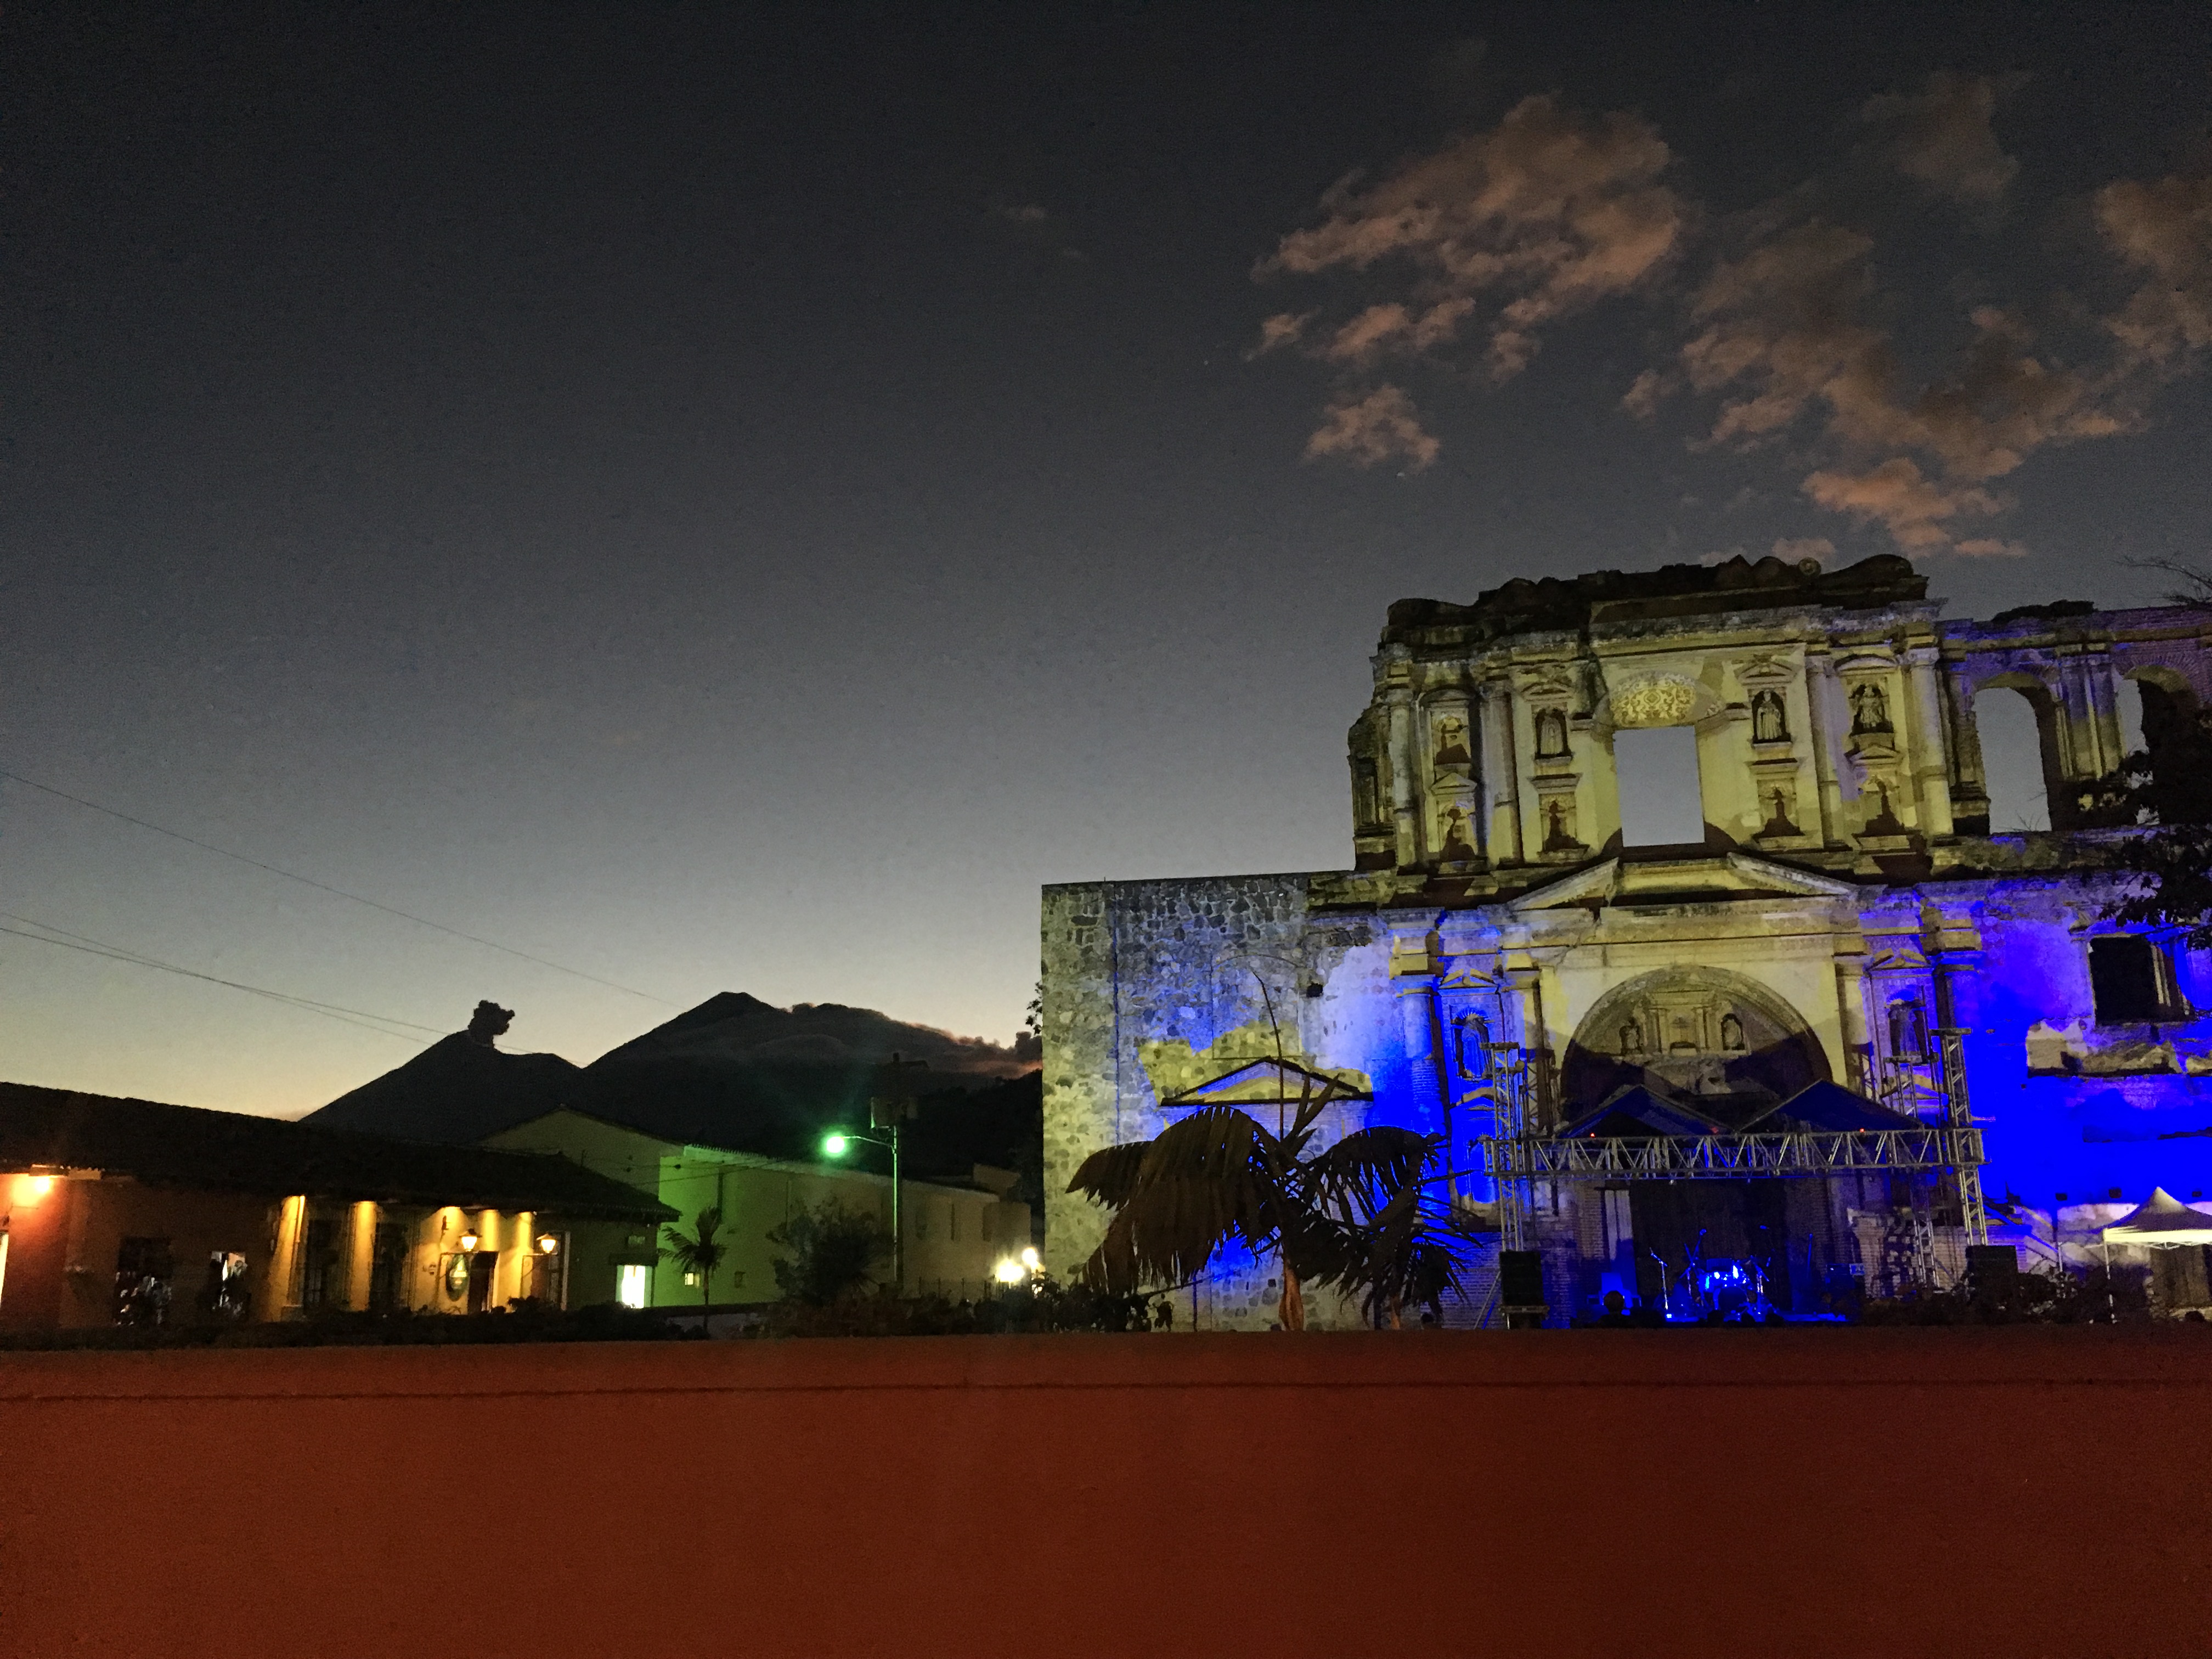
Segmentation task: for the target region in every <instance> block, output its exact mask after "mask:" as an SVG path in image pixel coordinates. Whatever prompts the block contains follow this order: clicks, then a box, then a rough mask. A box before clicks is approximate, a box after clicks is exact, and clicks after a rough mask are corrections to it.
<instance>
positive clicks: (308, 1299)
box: [300, 1216, 338, 1308]
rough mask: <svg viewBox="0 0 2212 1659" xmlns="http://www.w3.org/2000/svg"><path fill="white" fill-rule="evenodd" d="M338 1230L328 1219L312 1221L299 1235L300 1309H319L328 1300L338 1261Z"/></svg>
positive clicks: (322, 1218)
mask: <svg viewBox="0 0 2212 1659" xmlns="http://www.w3.org/2000/svg"><path fill="white" fill-rule="evenodd" d="M336 1234H337V1230H336V1228H335V1226H334V1225H333V1224H332V1223H331V1218H329V1217H328V1216H323V1217H319V1218H314V1219H311V1220H310V1221H309V1222H308V1223H307V1226H306V1227H305V1228H303V1229H301V1235H300V1305H301V1307H303V1308H320V1307H324V1306H325V1305H327V1304H329V1302H330V1300H331V1290H332V1288H333V1286H332V1283H331V1281H332V1280H333V1279H335V1278H336V1276H337V1272H336V1270H337V1261H338V1252H337V1243H335V1239H336Z"/></svg>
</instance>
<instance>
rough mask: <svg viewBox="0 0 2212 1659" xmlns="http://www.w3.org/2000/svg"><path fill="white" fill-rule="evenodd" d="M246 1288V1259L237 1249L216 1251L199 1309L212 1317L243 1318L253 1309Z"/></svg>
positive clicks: (224, 1318) (210, 1259) (250, 1296)
mask: <svg viewBox="0 0 2212 1659" xmlns="http://www.w3.org/2000/svg"><path fill="white" fill-rule="evenodd" d="M252 1301H253V1298H252V1293H251V1292H250V1291H248V1290H247V1289H246V1257H245V1256H244V1255H241V1254H240V1252H238V1251H236V1250H215V1251H211V1252H210V1254H209V1255H208V1265H207V1283H206V1284H205V1285H204V1286H202V1288H201V1290H200V1307H201V1309H202V1310H204V1312H206V1313H207V1314H208V1315H209V1316H210V1317H211V1318H215V1319H223V1320H240V1319H244V1318H245V1317H246V1316H247V1314H248V1313H250V1312H251V1311H252Z"/></svg>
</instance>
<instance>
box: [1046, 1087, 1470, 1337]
mask: <svg viewBox="0 0 2212 1659" xmlns="http://www.w3.org/2000/svg"><path fill="white" fill-rule="evenodd" d="M1329 1099H1330V1094H1329V1091H1328V1090H1327V1089H1324V1090H1323V1091H1322V1094H1321V1095H1320V1097H1318V1098H1312V1099H1304V1100H1301V1101H1300V1102H1299V1103H1298V1109H1297V1115H1296V1117H1295V1118H1294V1119H1293V1121H1291V1125H1290V1127H1288V1128H1286V1129H1285V1130H1284V1131H1283V1133H1280V1134H1275V1133H1270V1132H1269V1131H1268V1130H1267V1128H1265V1127H1262V1126H1261V1124H1260V1123H1259V1122H1258V1121H1255V1119H1254V1118H1252V1117H1251V1116H1250V1115H1248V1114H1246V1113H1244V1112H1243V1111H1240V1110H1238V1109H1237V1108H1236V1107H1234V1106H1206V1107H1201V1108H1200V1109H1198V1110H1197V1111H1194V1112H1193V1113H1192V1114H1191V1115H1189V1116H1188V1117H1186V1118H1184V1119H1182V1121H1179V1122H1176V1123H1172V1124H1170V1125H1169V1126H1168V1127H1166V1128H1165V1129H1163V1130H1162V1131H1161V1132H1160V1133H1158V1135H1156V1136H1154V1137H1153V1138H1152V1139H1150V1140H1140V1141H1131V1142H1128V1143H1126V1144H1124V1145H1122V1146H1108V1147H1105V1148H1103V1149H1102V1150H1100V1151H1098V1152H1093V1153H1092V1154H1091V1156H1090V1157H1089V1158H1085V1160H1084V1161H1083V1164H1082V1167H1081V1168H1079V1169H1078V1170H1076V1172H1075V1178H1074V1179H1073V1180H1072V1181H1071V1182H1068V1188H1067V1189H1068V1190H1069V1191H1070V1192H1079V1193H1085V1194H1088V1195H1090V1196H1091V1198H1094V1199H1096V1200H1098V1201H1099V1202H1100V1203H1102V1204H1104V1205H1106V1206H1108V1207H1109V1208H1110V1209H1111V1210H1113V1212H1114V1218H1113V1220H1112V1221H1111V1222H1109V1224H1108V1225H1107V1228H1106V1237H1104V1239H1103V1240H1102V1241H1101V1242H1100V1243H1099V1246H1098V1248H1097V1249H1096V1250H1095V1251H1093V1252H1092V1253H1091V1257H1090V1259H1089V1260H1088V1261H1085V1262H1084V1263H1083V1265H1082V1267H1080V1268H1079V1269H1078V1273H1079V1276H1080V1278H1081V1279H1082V1282H1083V1283H1085V1285H1090V1286H1091V1287H1092V1288H1093V1289H1096V1290H1100V1291H1109V1292H1114V1293H1116V1294H1126V1293H1127V1292H1129V1291H1135V1290H1137V1289H1139V1287H1141V1286H1144V1285H1161V1284H1176V1283H1186V1282H1188V1281H1189V1280H1191V1279H1196V1278H1197V1277H1198V1275H1199V1274H1200V1273H1202V1272H1204V1271H1205V1268H1206V1263H1207V1262H1208V1261H1211V1260H1212V1258H1213V1255H1214V1254H1215V1252H1216V1251H1218V1250H1219V1249H1221V1248H1222V1247H1223V1246H1224V1245H1225V1244H1228V1243H1232V1242H1242V1243H1243V1244H1244V1245H1245V1246H1246V1247H1247V1248H1249V1249H1250V1250H1251V1251H1252V1252H1253V1253H1254V1254H1255V1255H1260V1254H1262V1253H1266V1252H1270V1251H1272V1252H1276V1253H1279V1255H1280V1256H1281V1259H1282V1264H1283V1293H1282V1300H1281V1303H1280V1304H1279V1309H1278V1312H1279V1317H1280V1319H1281V1321H1282V1326H1283V1328H1284V1329H1285V1330H1288V1331H1295V1330H1303V1329H1304V1328H1305V1297H1304V1286H1306V1285H1315V1286H1323V1285H1335V1286H1337V1287H1338V1288H1340V1289H1341V1290H1343V1291H1346V1292H1347V1293H1348V1294H1352V1295H1356V1296H1358V1297H1360V1298H1361V1299H1362V1300H1363V1301H1364V1304H1366V1307H1367V1311H1368V1316H1369V1318H1370V1321H1371V1322H1375V1323H1378V1324H1380V1323H1383V1322H1388V1323H1389V1324H1390V1325H1392V1326H1394V1327H1395V1325H1396V1324H1397V1322H1398V1315H1399V1310H1400V1309H1401V1307H1402V1306H1403V1305H1404V1304H1405V1303H1406V1302H1407V1300H1408V1299H1411V1300H1413V1301H1416V1302H1429V1303H1434V1302H1435V1301H1436V1300H1437V1298H1438V1297H1441V1296H1443V1293H1444V1291H1447V1290H1449V1289H1452V1288H1454V1287H1455V1286H1456V1285H1457V1284H1458V1273H1459V1265H1460V1263H1459V1247H1458V1245H1457V1243H1456V1242H1455V1239H1454V1238H1453V1237H1452V1236H1451V1234H1450V1233H1449V1231H1448V1229H1447V1225H1446V1223H1445V1218H1444V1216H1443V1206H1441V1205H1440V1204H1439V1203H1438V1202H1437V1200H1433V1199H1430V1198H1426V1197H1425V1196H1424V1194H1423V1193H1422V1186H1423V1181H1422V1171H1423V1170H1424V1169H1425V1167H1426V1166H1427V1165H1428V1164H1429V1162H1430V1161H1431V1158H1433V1157H1434V1156H1435V1154H1436V1150H1437V1145H1438V1143H1439V1141H1441V1139H1443V1137H1441V1136H1438V1135H1423V1134H1418V1133H1415V1132H1413V1130H1411V1129H1401V1128H1395V1127H1389V1126H1378V1127H1374V1128H1368V1129H1362V1130H1359V1131H1358V1132H1356V1133H1352V1134H1348V1135H1346V1136H1345V1137H1343V1138H1342V1139H1340V1140H1339V1141H1338V1142H1337V1143H1336V1144H1335V1145H1334V1146H1329V1147H1327V1148H1323V1149H1316V1148H1315V1144H1314V1143H1315V1141H1316V1139H1317V1123H1318V1120H1319V1118H1320V1115H1321V1113H1322V1109H1323V1108H1324V1107H1325V1106H1326V1105H1327V1104H1328V1101H1329Z"/></svg>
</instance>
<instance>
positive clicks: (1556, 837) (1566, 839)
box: [1544, 797, 1582, 853]
mask: <svg viewBox="0 0 2212 1659" xmlns="http://www.w3.org/2000/svg"><path fill="white" fill-rule="evenodd" d="M1581 845H1582V842H1578V841H1577V840H1576V839H1575V832H1574V828H1573V825H1572V824H1571V822H1570V821H1569V819H1568V817H1567V804H1566V802H1565V801H1563V800H1560V799H1557V798H1556V797H1555V798H1553V799H1551V800H1548V801H1547V802H1545V803H1544V850H1545V851H1546V852H1547V853H1571V852H1572V851H1573V850H1574V849H1575V848H1577V847H1580V846H1581Z"/></svg>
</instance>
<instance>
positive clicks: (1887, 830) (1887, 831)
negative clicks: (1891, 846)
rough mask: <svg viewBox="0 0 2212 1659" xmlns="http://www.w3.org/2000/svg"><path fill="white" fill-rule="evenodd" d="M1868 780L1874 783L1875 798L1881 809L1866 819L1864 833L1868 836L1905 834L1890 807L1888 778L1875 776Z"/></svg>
mask: <svg viewBox="0 0 2212 1659" xmlns="http://www.w3.org/2000/svg"><path fill="white" fill-rule="evenodd" d="M1870 781H1871V782H1872V783H1873V785H1874V794H1875V801H1876V802H1877V803H1878V804H1879V805H1880V807H1881V810H1880V811H1877V812H1876V813H1875V815H1874V816H1873V817H1870V818H1869V819H1868V820H1867V826H1866V829H1865V831H1864V833H1865V834H1867V835H1869V836H1901V835H1903V834H1905V826H1904V825H1903V824H1902V823H1899V822H1898V819H1897V814H1896V812H1895V811H1893V809H1892V807H1891V804H1890V799H1889V780H1888V779H1887V778H1875V779H1872V780H1870Z"/></svg>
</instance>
